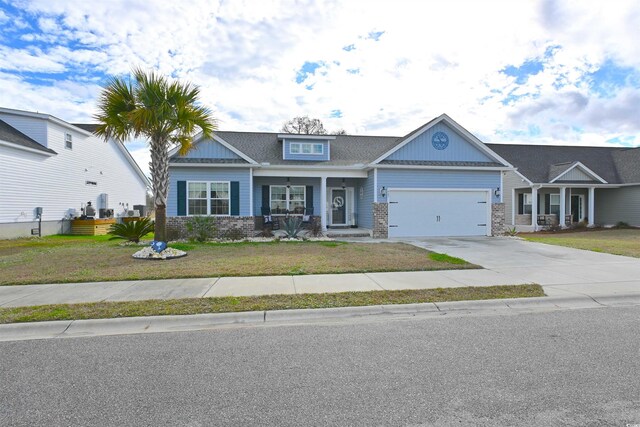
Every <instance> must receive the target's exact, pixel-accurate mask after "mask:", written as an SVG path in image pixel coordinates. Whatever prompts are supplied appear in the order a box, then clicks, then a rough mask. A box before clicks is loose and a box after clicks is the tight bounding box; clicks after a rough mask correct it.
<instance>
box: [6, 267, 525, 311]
mask: <svg viewBox="0 0 640 427" xmlns="http://www.w3.org/2000/svg"><path fill="white" fill-rule="evenodd" d="M522 283H523V282H521V281H513V279H509V278H507V277H505V276H504V275H501V274H499V273H495V272H493V271H491V270H483V269H478V270H441V271H411V272H391V273H359V274H314V275H304V276H253V277H220V278H218V277H214V278H202V279H168V280H136V281H124V282H92V283H59V284H45V285H23V286H0V307H21V306H34V305H44V304H75V303H83V302H100V301H138V300H147V299H176V298H207V297H222V296H250V295H273V294H305V293H324V292H348V291H380V290H396V289H433V288H454V287H464V286H493V285H514V284H522Z"/></svg>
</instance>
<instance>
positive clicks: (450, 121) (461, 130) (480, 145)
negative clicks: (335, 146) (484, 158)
mask: <svg viewBox="0 0 640 427" xmlns="http://www.w3.org/2000/svg"><path fill="white" fill-rule="evenodd" d="M440 122H445V123H446V124H447V125H449V126H450V127H452V128H453V129H454V130H455V131H457V132H458V133H460V134H461V135H462V136H463V137H465V138H466V139H467V140H469V141H470V142H471V143H472V144H473V145H475V146H476V147H477V148H478V149H480V151H483V152H484V153H485V154H486V155H488V156H489V157H491V158H493V159H494V160H497V161H498V163H502V164H503V165H505V166H506V167H509V168H513V165H512V164H511V163H509V162H507V161H506V160H505V159H503V158H502V157H500V156H499V155H498V154H497V153H496V152H494V151H493V150H492V149H490V148H489V147H487V146H486V145H485V144H484V143H483V142H482V141H480V140H479V139H478V138H476V137H475V136H474V135H473V134H472V133H471V132H469V131H468V130H466V129H465V128H463V127H462V126H460V125H459V124H458V123H456V122H455V121H454V120H453V119H452V118H451V117H449V116H447V115H446V114H441V115H440V116H438V117H436V118H435V119H433V120H431V121H430V122H428V123H426V124H425V125H424V126H422V127H421V128H419V129H418V130H417V131H415V132H414V134H413V135H411V137H410V138H407V139H405V140H404V141H402V143H401V144H398V145H396V146H395V147H393V148H392V149H391V150H389V151H387V152H386V153H384V154H383V155H382V156H380V157H378V158H377V159H376V160H374V161H373V162H372V164H377V163H380V162H381V161H382V160H384V159H386V158H387V157H389V156H390V155H391V154H393V153H395V152H396V151H398V150H399V149H401V148H402V147H404V146H405V145H407V144H408V143H410V142H411V141H413V140H414V139H416V138H417V137H418V136H420V135H422V134H423V133H424V132H426V131H427V130H429V129H431V128H432V127H434V126H435V125H436V124H438V123H440Z"/></svg>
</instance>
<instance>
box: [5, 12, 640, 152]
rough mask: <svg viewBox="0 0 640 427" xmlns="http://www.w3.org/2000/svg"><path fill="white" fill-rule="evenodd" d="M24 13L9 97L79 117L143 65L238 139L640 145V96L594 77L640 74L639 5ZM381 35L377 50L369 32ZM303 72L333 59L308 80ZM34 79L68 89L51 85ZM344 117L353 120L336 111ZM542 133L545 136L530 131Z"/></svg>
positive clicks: (13, 50) (8, 102) (8, 54)
mask: <svg viewBox="0 0 640 427" xmlns="http://www.w3.org/2000/svg"><path fill="white" fill-rule="evenodd" d="M20 4H21V8H22V10H23V11H24V14H25V15H24V16H20V17H14V18H15V21H16V22H17V21H18V20H24V19H27V17H28V18H30V19H31V20H32V22H35V25H31V28H29V29H28V30H27V32H26V33H24V34H23V41H27V42H29V41H30V42H31V43H32V45H29V43H27V46H26V47H24V46H21V47H13V46H10V45H8V44H7V43H6V38H5V39H3V40H0V71H3V73H2V72H0V85H2V87H3V88H4V87H8V86H7V85H9V84H10V85H11V87H10V88H9V89H8V90H7V91H3V92H4V93H0V103H1V104H2V105H4V106H10V107H14V108H25V109H38V110H41V111H47V112H50V113H52V114H55V115H58V116H60V117H61V118H65V119H67V120H71V119H73V120H77V119H79V118H82V117H84V118H85V119H86V120H88V119H90V116H91V114H92V113H93V111H94V105H95V98H96V96H97V93H98V91H99V88H98V86H97V82H95V81H94V80H93V77H92V76H93V75H92V74H91V71H93V70H98V71H99V72H104V73H107V74H120V73H126V72H128V71H129V70H130V68H131V67H132V66H137V65H142V66H145V67H154V68H157V69H158V70H159V71H160V72H162V73H165V74H167V75H173V76H176V77H179V78H181V79H186V80H190V81H192V82H194V83H196V84H198V85H200V86H201V87H202V94H203V100H204V102H205V103H206V104H207V105H209V106H210V107H211V108H212V109H213V110H214V112H215V114H216V116H217V117H218V118H219V120H220V127H221V129H225V130H231V129H235V130H269V131H277V130H278V129H279V128H280V126H281V125H282V123H283V122H284V121H285V120H287V119H289V118H291V117H293V116H296V115H300V114H307V115H310V116H312V117H318V118H321V119H322V120H323V121H324V123H325V127H326V128H328V129H337V128H344V129H346V130H347V131H348V132H350V133H356V132H357V133H368V134H391V135H402V134H405V133H407V132H409V131H410V130H412V129H414V128H416V127H418V126H419V125H421V124H423V123H424V122H426V121H427V120H429V119H431V118H433V117H434V116H437V115H439V114H441V113H443V112H446V113H448V114H449V115H450V116H452V117H453V118H454V119H455V120H457V121H459V122H460V123H461V124H462V125H463V126H465V127H466V128H467V129H469V130H470V131H472V132H473V133H475V134H477V135H478V136H479V137H481V138H483V139H484V140H486V141H487V142H491V141H511V140H513V139H514V138H518V139H519V140H522V141H534V142H536V141H539V142H562V141H565V142H570V143H585V144H592V143H593V141H596V140H597V139H598V138H600V139H601V141H605V140H606V139H608V138H610V137H611V136H612V135H621V132H622V133H623V134H624V135H626V136H629V135H632V136H633V135H640V128H639V126H640V125H638V124H637V120H635V119H634V107H633V106H634V102H637V100H638V88H633V87H629V88H626V89H623V90H621V91H619V92H618V93H616V94H613V96H611V97H609V98H607V99H602V98H600V97H599V96H598V94H596V93H593V92H592V91H591V90H590V88H589V85H588V82H587V81H586V80H585V78H586V77H585V76H586V75H587V73H590V72H593V71H595V70H597V69H598V68H599V67H600V65H601V64H602V63H604V62H605V61H607V60H611V61H614V62H615V63H616V64H619V65H621V66H626V67H634V68H635V69H640V44H638V43H637V40H638V39H640V34H639V32H640V30H639V29H640V7H639V6H638V5H637V2H636V1H634V0H619V1H617V2H616V7H611V5H607V4H604V5H603V4H601V2H597V1H595V0H594V1H584V2H578V3H576V2H565V1H557V0H540V1H536V0H523V1H517V2H515V1H508V0H503V1H501V0H493V1H483V2H469V1H464V0H450V1H447V2H416V1H411V0H398V1H394V2H389V1H383V0H374V1H367V2H360V1H337V0H335V1H327V2H318V1H312V0H305V1H293V0H291V1H287V0H283V1H276V0H269V1H266V0H263V1H259V0H255V1H251V0H245V1H232V2H215V1H207V0H194V1H190V2H185V1H168V0H167V1H154V2H148V1H144V0H129V1H124V0H120V1H116V0H113V1H109V2H86V1H83V0H67V1H65V2H52V1H50V0H32V1H24V2H22V3H20ZM2 19H4V18H3V15H0V21H1V20H2ZM21 22H24V21H21ZM34 26H35V27H38V28H34ZM25 28H26V27H25ZM376 31H377V32H383V34H382V35H381V36H380V37H379V39H378V40H377V41H376V40H374V39H372V38H370V37H369V34H370V33H372V32H376ZM349 45H353V47H354V49H352V50H348V51H347V50H344V49H343V48H344V47H345V46H349ZM553 46H556V48H555V50H554V51H553V52H554V53H553V55H551V56H547V57H545V52H548V50H549V49H550V48H551V47H553ZM536 59H537V60H542V61H544V67H545V68H544V70H543V71H541V72H540V73H538V74H536V75H533V76H530V77H529V79H528V80H527V81H526V82H525V83H517V81H516V78H514V77H510V76H507V75H505V74H504V73H502V72H501V70H503V69H504V68H505V67H507V66H515V67H518V66H520V65H521V64H523V63H524V62H525V61H527V60H536ZM305 62H322V63H323V64H324V65H322V66H321V67H320V68H318V69H317V70H316V71H315V73H314V74H313V75H309V76H308V78H307V79H306V80H305V81H304V83H303V84H297V83H296V81H295V79H296V75H297V73H298V71H299V70H300V68H301V67H302V65H303V64H304V63H305ZM356 69H357V70H359V71H358V72H357V73H355V74H354V73H350V72H349V71H348V70H356ZM25 72H38V73H53V74H56V73H58V74H64V75H65V77H64V79H65V81H62V82H60V81H58V82H50V83H49V84H48V85H44V86H43V85H39V84H37V83H35V82H33V81H31V80H29V79H26V78H25ZM308 85H312V90H307V89H306V88H305V86H308ZM508 95H511V96H512V98H509V99H510V100H508V101H505V99H506V98H507V97H508ZM636 105H637V104H636ZM334 110H340V111H341V112H342V116H341V117H331V112H332V111H334ZM531 127H535V128H536V129H539V132H537V133H536V132H534V133H531V134H527V132H528V129H530V128H531ZM145 164H146V162H145Z"/></svg>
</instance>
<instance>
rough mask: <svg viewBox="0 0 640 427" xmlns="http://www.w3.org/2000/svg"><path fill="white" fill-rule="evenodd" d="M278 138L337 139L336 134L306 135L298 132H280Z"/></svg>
mask: <svg viewBox="0 0 640 427" xmlns="http://www.w3.org/2000/svg"><path fill="white" fill-rule="evenodd" d="M278 139H312V140H322V141H328V140H332V139H336V137H335V136H329V135H305V134H297V133H293V134H292V133H279V134H278Z"/></svg>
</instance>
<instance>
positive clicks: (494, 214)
mask: <svg viewBox="0 0 640 427" xmlns="http://www.w3.org/2000/svg"><path fill="white" fill-rule="evenodd" d="M504 231H505V212H504V203H494V204H492V205H491V235H492V236H500V235H502V234H504Z"/></svg>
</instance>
